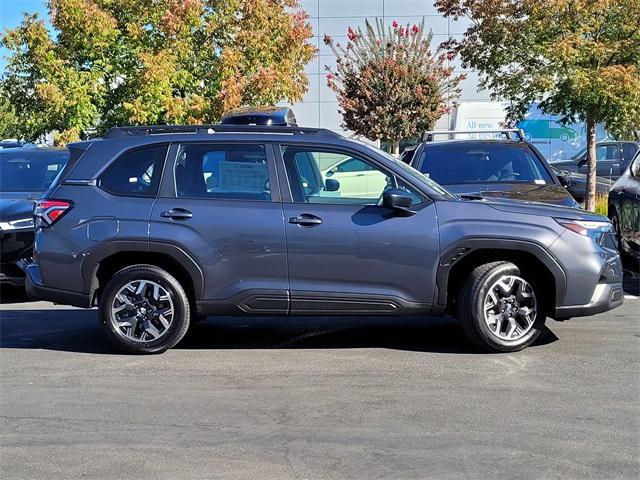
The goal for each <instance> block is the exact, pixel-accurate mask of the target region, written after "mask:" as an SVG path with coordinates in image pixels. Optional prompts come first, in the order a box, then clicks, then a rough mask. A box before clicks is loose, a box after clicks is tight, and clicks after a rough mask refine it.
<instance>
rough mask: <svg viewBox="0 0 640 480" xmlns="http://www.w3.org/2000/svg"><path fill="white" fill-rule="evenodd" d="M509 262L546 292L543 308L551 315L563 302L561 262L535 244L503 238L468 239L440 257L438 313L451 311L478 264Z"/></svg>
mask: <svg viewBox="0 0 640 480" xmlns="http://www.w3.org/2000/svg"><path fill="white" fill-rule="evenodd" d="M500 260H502V261H508V262H512V263H514V264H515V265H516V266H518V267H519V268H520V269H522V270H524V271H526V272H527V273H528V274H529V275H530V276H532V277H533V278H534V279H535V281H536V282H537V283H538V284H539V285H540V286H542V288H543V290H544V291H545V295H544V298H545V299H546V300H545V304H544V308H545V309H546V310H547V313H548V314H549V315H550V316H551V315H552V314H553V311H554V309H555V306H556V305H557V304H559V302H561V301H562V300H563V299H564V296H565V293H566V284H567V280H566V275H565V273H564V271H563V270H562V267H560V265H559V264H558V262H557V261H556V260H555V259H554V258H553V257H552V256H551V255H550V254H549V253H548V252H547V251H546V250H545V249H544V248H543V247H542V246H541V245H538V244H537V243H534V242H527V241H522V240H504V239H483V238H474V239H466V240H464V241H461V242H459V243H458V244H456V245H455V246H453V247H451V248H450V249H448V250H447V251H446V252H445V253H444V254H443V255H442V257H441V261H440V264H439V266H438V272H437V285H438V289H437V298H436V299H435V302H434V303H435V305H436V307H437V309H438V310H441V311H449V312H450V311H451V310H452V307H453V305H454V303H455V300H456V294H457V292H458V291H459V290H460V288H461V287H462V284H463V283H464V281H465V280H466V278H467V277H468V275H469V274H470V273H471V271H472V270H473V269H474V268H475V267H477V266H478V265H481V264H484V263H490V262H494V261H500Z"/></svg>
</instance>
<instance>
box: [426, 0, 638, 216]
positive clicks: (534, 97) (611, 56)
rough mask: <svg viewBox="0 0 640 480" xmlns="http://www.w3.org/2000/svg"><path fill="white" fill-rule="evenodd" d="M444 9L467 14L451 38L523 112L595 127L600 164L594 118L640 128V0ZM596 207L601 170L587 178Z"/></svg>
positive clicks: (458, 0) (475, 2)
mask: <svg viewBox="0 0 640 480" xmlns="http://www.w3.org/2000/svg"><path fill="white" fill-rule="evenodd" d="M436 6H437V7H438V9H439V10H440V11H441V12H442V13H444V14H445V15H446V16H450V17H453V18H455V19H458V18H460V17H467V18H469V19H471V24H470V26H469V28H468V29H467V31H466V33H465V35H464V37H463V38H462V39H461V40H450V41H449V42H448V43H447V46H448V47H449V48H450V49H451V50H452V51H453V52H456V53H460V55H461V57H462V60H463V66H466V67H472V68H474V69H477V70H478V71H479V72H480V73H481V74H482V80H481V86H483V87H487V88H489V89H490V90H492V91H493V92H494V94H495V96H496V97H498V98H502V99H506V100H508V101H510V102H511V105H510V107H509V116H510V117H511V119H512V120H518V119H520V118H522V117H523V115H524V114H525V113H526V111H527V110H528V108H529V106H530V105H531V103H532V102H538V103H539V105H540V108H541V109H542V110H543V111H545V112H547V113H551V114H558V115H562V116H563V121H578V120H579V121H584V122H586V123H587V127H588V130H589V135H588V140H587V141H588V146H589V152H590V155H589V157H590V160H589V169H590V172H592V171H594V169H595V147H594V143H595V124H596V123H602V124H604V125H605V127H606V128H607V130H608V131H609V132H611V133H613V134H615V135H618V136H631V135H633V133H634V132H635V131H637V130H639V129H640V24H639V19H640V0H545V1H544V2H542V1H540V0H436ZM588 185H589V186H588V193H589V195H588V202H587V205H588V207H589V209H591V210H593V208H594V199H595V174H593V175H591V173H590V175H589V180H588Z"/></svg>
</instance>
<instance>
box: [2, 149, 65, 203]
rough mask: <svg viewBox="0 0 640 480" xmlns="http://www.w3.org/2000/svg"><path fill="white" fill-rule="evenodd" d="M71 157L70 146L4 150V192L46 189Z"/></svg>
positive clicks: (41, 190)
mask: <svg viewBox="0 0 640 480" xmlns="http://www.w3.org/2000/svg"><path fill="white" fill-rule="evenodd" d="M68 158H69V151H68V150H67V149H60V150H53V149H51V150H40V149H35V148H34V149H26V148H15V149H7V150H2V151H0V192H44V191H45V190H47V189H48V188H49V185H51V182H53V180H54V178H56V176H57V175H58V173H59V172H60V170H62V167H64V165H65V163H67V160H68Z"/></svg>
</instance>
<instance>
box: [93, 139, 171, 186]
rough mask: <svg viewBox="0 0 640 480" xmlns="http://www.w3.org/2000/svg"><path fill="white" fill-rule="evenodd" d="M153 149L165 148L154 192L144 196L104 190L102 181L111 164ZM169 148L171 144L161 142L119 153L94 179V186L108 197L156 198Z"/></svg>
mask: <svg viewBox="0 0 640 480" xmlns="http://www.w3.org/2000/svg"><path fill="white" fill-rule="evenodd" d="M155 147H165V153H164V159H163V160H162V168H161V169H160V178H159V180H158V185H157V187H156V188H155V192H153V193H152V194H144V195H134V194H131V193H119V192H114V191H112V190H109V189H108V188H105V187H104V185H103V184H102V179H103V177H104V176H105V175H106V174H107V172H108V171H109V169H110V168H111V167H112V166H113V164H114V163H115V162H117V161H118V160H120V158H122V157H124V156H125V155H128V154H129V153H132V152H135V151H138V150H146V149H148V148H155ZM170 148H171V142H161V143H149V144H146V145H139V146H136V147H133V148H128V149H126V150H124V151H122V152H120V153H118V155H117V156H116V157H114V158H113V159H112V160H111V161H110V162H109V163H108V164H107V165H106V166H105V167H104V168H103V169H102V171H101V172H100V174H99V175H98V177H97V179H96V186H97V187H98V188H99V189H100V190H102V191H103V192H107V193H108V194H109V195H113V196H114V197H127V198H157V197H158V195H159V193H160V189H161V186H162V180H163V177H164V170H165V168H166V165H167V159H168V155H169V150H170Z"/></svg>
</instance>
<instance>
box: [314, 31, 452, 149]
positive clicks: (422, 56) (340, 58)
mask: <svg viewBox="0 0 640 480" xmlns="http://www.w3.org/2000/svg"><path fill="white" fill-rule="evenodd" d="M347 36H348V42H347V44H346V46H345V45H341V44H340V43H334V41H333V39H332V38H331V37H329V36H327V35H325V37H324V42H325V44H327V45H328V46H329V47H331V49H332V51H333V53H334V54H335V56H336V58H337V60H336V68H335V69H330V68H329V67H325V68H326V69H327V71H328V73H327V84H328V86H329V87H330V88H331V89H332V90H333V91H334V92H336V95H337V97H338V104H339V105H340V109H341V111H342V126H343V128H347V129H349V130H352V131H354V132H356V133H357V134H359V135H362V136H364V137H366V138H368V139H370V140H382V141H386V142H389V143H391V144H392V145H393V153H395V154H398V153H399V150H400V141H401V140H402V139H405V138H411V137H415V136H418V135H421V134H422V132H424V131H427V130H430V129H432V128H433V127H434V125H435V123H436V122H437V120H438V119H439V118H440V117H441V116H442V115H443V114H444V113H446V112H447V111H448V108H449V107H448V106H449V104H450V101H451V100H452V99H453V98H456V97H457V96H459V94H460V89H459V84H460V81H461V80H462V79H463V78H464V77H463V76H462V75H454V74H453V68H452V67H450V66H448V65H447V63H448V62H447V60H451V59H452V58H453V53H439V54H436V53H433V52H432V50H431V40H432V38H433V34H432V32H431V31H429V32H428V33H425V31H424V20H423V21H422V23H421V24H420V25H409V24H407V25H399V24H398V22H396V21H394V22H393V24H392V25H391V26H390V27H388V28H385V27H384V25H383V22H382V19H376V22H375V25H371V23H369V21H366V23H365V28H364V31H362V29H360V28H358V29H357V30H354V29H352V28H351V27H349V30H348V31H347Z"/></svg>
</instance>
